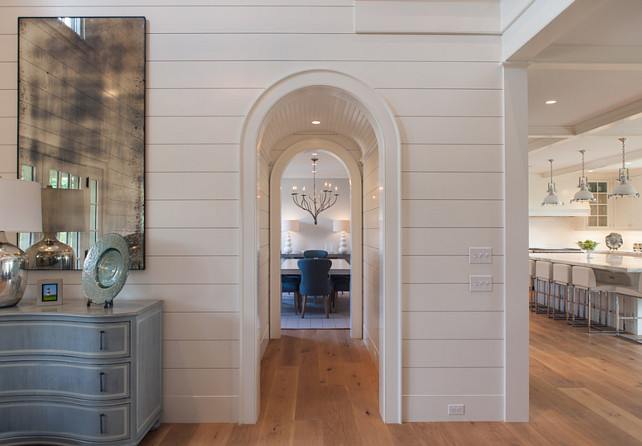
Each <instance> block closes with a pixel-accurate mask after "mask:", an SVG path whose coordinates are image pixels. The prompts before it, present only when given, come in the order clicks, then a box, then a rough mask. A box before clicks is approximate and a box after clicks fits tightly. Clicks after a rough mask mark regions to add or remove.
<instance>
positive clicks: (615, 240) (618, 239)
mask: <svg viewBox="0 0 642 446" xmlns="http://www.w3.org/2000/svg"><path fill="white" fill-rule="evenodd" d="M605 241H606V246H607V247H608V248H609V249H618V248H619V247H620V246H622V236H621V235H620V234H618V233H617V232H611V233H610V234H609V235H607V236H606V238H605Z"/></svg>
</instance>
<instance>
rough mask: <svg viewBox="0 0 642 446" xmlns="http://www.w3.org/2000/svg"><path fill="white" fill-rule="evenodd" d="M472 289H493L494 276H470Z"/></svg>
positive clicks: (475, 290) (477, 290) (478, 290)
mask: <svg viewBox="0 0 642 446" xmlns="http://www.w3.org/2000/svg"><path fill="white" fill-rule="evenodd" d="M469 280H470V291H472V292H474V293H475V292H484V291H493V276H469Z"/></svg>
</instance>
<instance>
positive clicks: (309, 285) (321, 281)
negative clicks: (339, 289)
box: [297, 258, 332, 319]
mask: <svg viewBox="0 0 642 446" xmlns="http://www.w3.org/2000/svg"><path fill="white" fill-rule="evenodd" d="M297 264H298V265H299V269H300V270H301V285H300V286H299V293H301V295H302V296H303V307H302V308H301V319H303V318H304V317H305V307H306V304H307V302H308V296H323V306H324V307H325V317H326V318H329V317H330V315H329V313H328V300H329V299H328V298H329V297H330V293H331V292H332V286H331V284H330V279H329V277H328V273H329V272H330V267H331V266H332V260H330V259H310V258H308V259H301V260H299V261H298V262H297Z"/></svg>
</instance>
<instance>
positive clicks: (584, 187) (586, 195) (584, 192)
mask: <svg viewBox="0 0 642 446" xmlns="http://www.w3.org/2000/svg"><path fill="white" fill-rule="evenodd" d="M584 152H586V150H580V153H581V154H582V176H581V177H580V180H579V184H578V185H577V187H579V188H580V190H578V191H577V192H575V195H574V196H573V198H572V199H571V203H573V202H583V203H586V202H590V203H595V197H594V196H593V194H592V193H591V191H590V190H588V178H586V177H585V176H584Z"/></svg>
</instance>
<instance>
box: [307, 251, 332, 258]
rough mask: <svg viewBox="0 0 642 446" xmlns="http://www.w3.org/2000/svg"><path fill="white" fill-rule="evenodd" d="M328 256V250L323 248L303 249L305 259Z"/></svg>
mask: <svg viewBox="0 0 642 446" xmlns="http://www.w3.org/2000/svg"><path fill="white" fill-rule="evenodd" d="M326 257H328V251H324V250H323V249H308V250H307V251H303V258H304V259H325V258H326Z"/></svg>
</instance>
